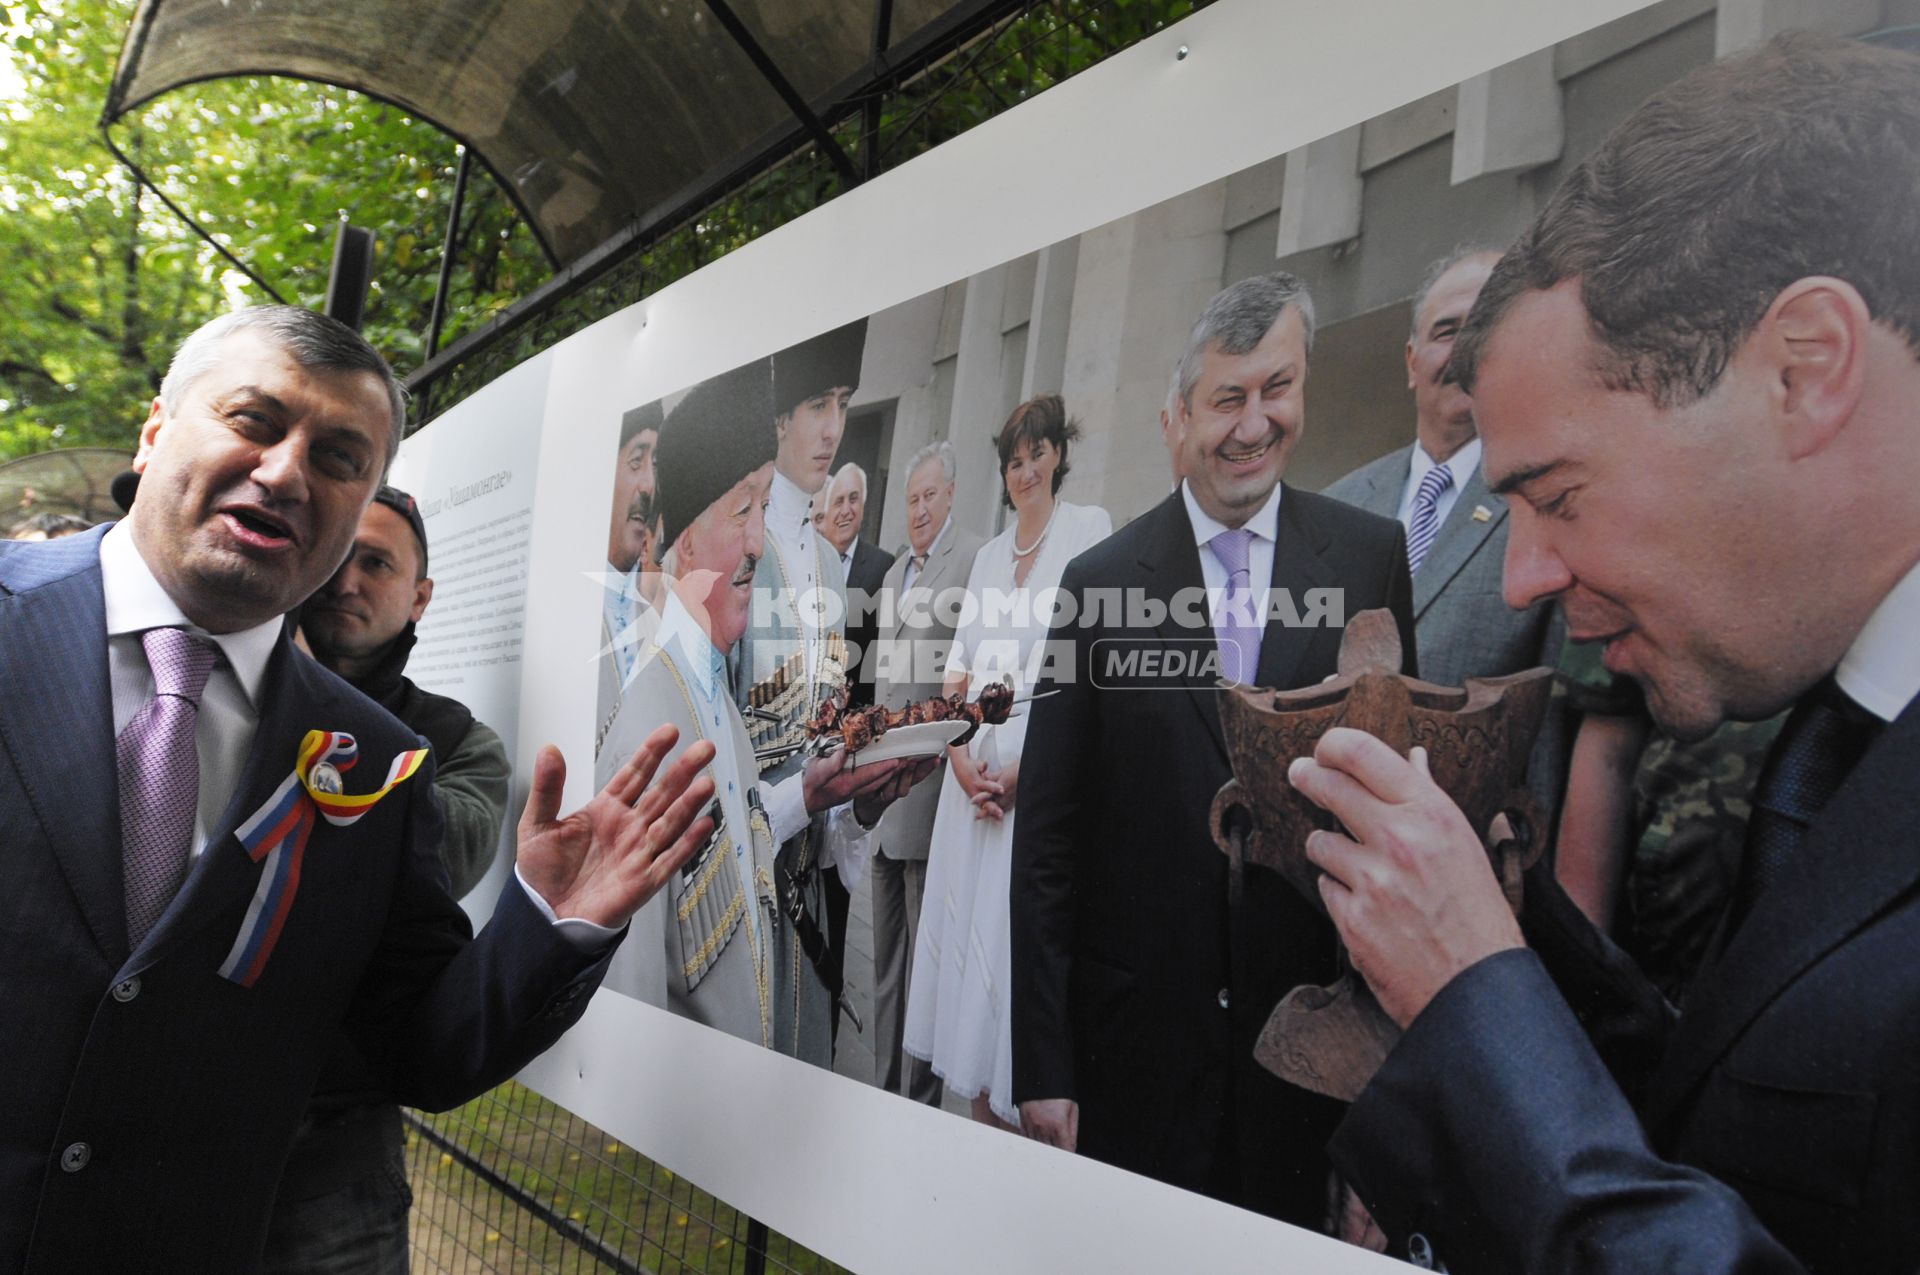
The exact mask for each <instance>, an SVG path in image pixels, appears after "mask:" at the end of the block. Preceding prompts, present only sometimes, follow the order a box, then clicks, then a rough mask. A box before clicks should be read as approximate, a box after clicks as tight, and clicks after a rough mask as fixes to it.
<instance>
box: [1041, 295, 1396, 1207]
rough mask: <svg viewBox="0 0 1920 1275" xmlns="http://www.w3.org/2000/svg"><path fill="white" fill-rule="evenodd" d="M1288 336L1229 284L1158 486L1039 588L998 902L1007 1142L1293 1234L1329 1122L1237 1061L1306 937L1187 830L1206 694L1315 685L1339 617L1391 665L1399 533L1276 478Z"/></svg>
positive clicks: (1277, 895)
mask: <svg viewBox="0 0 1920 1275" xmlns="http://www.w3.org/2000/svg"><path fill="white" fill-rule="evenodd" d="M1312 341H1313V307H1312V301H1311V300H1310V298H1309V297H1308V295H1307V292H1306V290H1305V288H1304V287H1303V286H1302V285H1301V284H1300V281H1299V280H1297V279H1295V278H1294V277H1293V276H1291V275H1287V274H1272V275H1264V276H1260V277H1257V278H1253V279H1248V280H1245V281H1243V282H1241V283H1237V284H1234V285H1233V286H1232V287H1230V288H1227V289H1226V290H1225V291H1223V292H1222V293H1220V295H1218V296H1217V297H1215V298H1214V299H1213V300H1212V301H1211V302H1210V303H1209V304H1208V306H1207V308H1206V310H1205V312H1204V313H1202V315H1201V316H1200V319H1199V321H1198V322H1197V323H1196V324H1195V325H1194V328H1193V331H1192V333H1191V335H1190V337H1189V339H1188V344H1187V353H1186V357H1185V359H1184V360H1183V362H1182V366H1181V372H1180V394H1179V396H1178V397H1177V398H1176V400H1175V402H1174V408H1175V411H1174V417H1173V420H1172V422H1171V423H1172V425H1173V427H1174V432H1175V434H1176V436H1177V448H1178V455H1179V466H1178V468H1179V470H1180V472H1181V473H1182V474H1183V475H1184V480H1183V482H1182V484H1181V487H1180V489H1179V490H1178V491H1176V492H1175V493H1174V494H1173V495H1171V496H1170V497H1168V498H1167V499H1166V500H1165V501H1163V502H1162V503H1161V504H1160V505H1158V506H1156V507H1155V508H1153V509H1151V510H1149V511H1147V512H1146V513H1145V514H1143V515H1141V516H1140V517H1139V518H1137V519H1135V520H1134V521H1133V522H1132V523H1130V524H1129V525H1128V526H1126V527H1125V528H1123V529H1122V530H1120V531H1118V532H1116V533H1115V534H1114V535H1113V536H1111V537H1110V538H1108V539H1107V540H1105V541H1103V542H1102V543H1101V544H1099V545H1097V546H1095V547H1094V548H1093V549H1090V550H1088V551H1087V552H1086V553H1084V554H1082V555H1081V556H1080V557H1078V558H1076V559H1075V560H1074V561H1073V562H1072V563H1071V564H1070V565H1069V566H1068V567H1067V570H1066V573H1065V576H1064V577H1063V579H1062V581H1061V591H1062V593H1063V594H1066V595H1070V597H1071V598H1072V599H1073V600H1077V603H1078V605H1077V608H1076V609H1075V612H1076V613H1075V614H1074V615H1072V616H1071V617H1067V616H1065V615H1064V614H1062V613H1056V614H1057V615H1059V617H1060V618H1058V619H1057V620H1056V623H1055V628H1054V633H1053V642H1054V647H1053V648H1052V649H1051V650H1050V656H1051V657H1052V658H1050V660H1049V664H1050V666H1051V668H1052V669H1053V671H1054V672H1055V673H1056V674H1057V675H1058V676H1057V677H1056V679H1055V682H1054V685H1053V686H1051V687H1048V688H1047V689H1057V690H1058V693H1057V694H1055V695H1052V696H1049V697H1047V698H1042V699H1036V700H1035V701H1034V702H1033V706H1032V708H1031V709H1030V710H1029V711H1031V712H1032V714H1033V721H1032V724H1031V725H1030V726H1029V728H1028V730H1029V733H1028V736H1027V745H1026V751H1025V754H1024V757H1025V761H1024V763H1023V765H1022V773H1021V783H1020V792H1019V798H1018V800H1019V817H1018V821H1017V823H1016V826H1015V832H1014V846H1013V854H1014V864H1013V885H1012V898H1011V903H1012V936H1013V1030H1014V1037H1013V1083H1014V1096H1015V1098H1016V1100H1018V1101H1019V1102H1020V1104H1021V1119H1022V1122H1023V1125H1024V1127H1025V1128H1026V1130H1027V1131H1028V1133H1030V1134H1031V1135H1032V1136H1034V1137H1036V1138H1040V1139H1042V1140H1044V1141H1047V1142H1050V1143H1052V1144H1054V1145H1056V1146H1061V1147H1065V1148H1067V1149H1069V1150H1074V1149H1077V1150H1079V1151H1080V1152H1081V1153H1083V1154H1086V1155H1090V1156H1093V1157H1095V1158H1098V1159H1101V1160H1105V1161H1108V1162H1109V1163H1112V1164H1116V1165H1119V1166H1120V1167H1122V1168H1127V1169H1132V1170H1134V1171H1136V1172H1139V1173H1144V1174H1147V1175H1148V1176H1150V1177H1155V1178H1159V1179H1161V1180H1163V1181H1166V1182H1171V1183H1174V1184H1176V1185H1179V1186H1184V1187H1188V1188H1190V1189H1193V1190H1198V1191H1204V1192H1206V1193H1208V1194H1210V1195H1214V1196H1216V1197H1218V1198H1221V1199H1224V1200H1228V1201H1231V1202H1234V1203H1237V1204H1241V1205H1243V1206H1246V1207H1249V1208H1254V1209H1258V1210H1260V1211H1262V1212H1265V1213H1269V1214H1272V1215H1274V1216H1276V1217H1280V1218H1284V1219H1286V1220H1289V1221H1293V1222H1297V1223H1301V1224H1305V1225H1312V1226H1318V1225H1320V1223H1321V1221H1322V1217H1323V1214H1324V1211H1325V1203H1326V1190H1327V1161H1326V1156H1325V1154H1324V1151H1323V1149H1322V1147H1323V1144H1324V1142H1325V1139H1326V1136H1327V1134H1328V1133H1330V1132H1331V1131H1332V1128H1333V1125H1334V1122H1335V1120H1336V1119H1337V1118H1338V1108H1337V1106H1336V1105H1335V1104H1333V1103H1331V1102H1328V1101H1327V1100H1325V1099H1322V1098H1318V1097H1316V1096H1314V1095H1312V1094H1309V1093H1307V1092H1305V1091H1304V1090H1300V1089H1295V1088H1293V1087H1291V1086H1288V1085H1286V1084H1284V1083H1283V1082H1281V1081H1280V1080H1278V1079H1277V1078H1275V1077H1273V1076H1272V1075H1269V1074H1268V1073H1267V1072H1265V1071H1264V1070H1262V1069H1261V1068H1260V1067H1259V1065H1258V1064H1257V1063H1255V1062H1254V1061H1253V1046H1254V1041H1255V1039H1256V1038H1257V1035H1258V1033H1259V1030H1260V1028H1261V1027H1262V1026H1263V1025H1264V1024H1265V1022H1266V1018H1267V1015H1268V1014H1269V1013H1270V1012H1271V1011H1272V1009H1273V1007H1274V1005H1275V1004H1276V1003H1278V1001H1279V1000H1280V998H1281V997H1282V996H1284V995H1285V994H1286V993H1287V992H1288V991H1289V990H1290V989H1291V988H1293V987H1294V986H1296V985H1298V984H1301V983H1305V982H1317V983H1318V982H1326V981H1329V980H1331V979H1332V978H1333V977H1334V975H1335V972H1336V971H1335V967H1334V962H1335V945H1334V936H1333V931H1332V928H1331V927H1330V926H1329V925H1328V924H1327V922H1326V919H1325V918H1324V917H1322V916H1320V915H1319V914H1318V913H1317V912H1316V911H1315V910H1314V909H1313V908H1312V907H1311V906H1310V905H1309V904H1308V903H1307V901H1306V900H1304V899H1302V898H1300V897H1299V896H1298V895H1297V894H1295V893H1294V892H1293V890H1292V889H1291V888H1290V887H1289V886H1288V885H1287V884H1286V883H1285V882H1284V881H1282V880H1281V879H1280V878H1279V877H1278V876H1277V875H1275V874H1272V873H1268V872H1266V871H1264V870H1254V871H1251V872H1249V873H1247V874H1246V877H1245V880H1244V882H1242V883H1241V885H1240V887H1239V888H1238V889H1235V888H1234V887H1233V886H1232V884H1231V883H1230V881H1229V874H1228V871H1227V859H1226V856H1225V855H1224V854H1222V853H1221V851H1220V850H1219V848H1218V847H1216V846H1215V845H1214V843H1213V839H1212V837H1211V836H1210V835H1209V833H1208V830H1207V816H1208V809H1209V806H1210V804H1211V802H1212V800H1213V796H1214V794H1215V793H1216V792H1217V791H1218V790H1219V788H1220V786H1221V785H1222V784H1224V783H1225V782H1226V781H1227V779H1228V778H1229V777H1230V774H1231V771H1230V769H1229V766H1228V759H1227V750H1226V742H1225V739H1224V737H1223V736H1222V734H1221V727H1220V717H1219V707H1218V698H1219V691H1218V689H1217V687H1218V684H1219V681H1220V679H1221V678H1223V677H1224V678H1226V679H1227V680H1231V681H1236V682H1242V683H1253V684H1256V685H1260V686H1271V687H1276V688H1287V687H1298V686H1305V685H1310V684H1312V683H1315V682H1318V681H1320V680H1322V679H1323V678H1325V677H1327V676H1329V675H1330V674H1332V673H1333V672H1334V670H1335V663H1336V659H1337V656H1338V653H1339V648H1340V638H1341V634H1342V632H1343V631H1344V626H1345V622H1346V617H1347V616H1350V615H1353V614H1356V613H1357V612H1360V611H1364V610H1367V609H1369V608H1374V607H1387V608H1390V609H1391V610H1392V612H1393V614H1394V616H1395V618H1396V619H1397V620H1398V621H1399V626H1400V631H1401V635H1402V642H1403V646H1404V650H1405V653H1406V666H1407V671H1409V672H1411V671H1413V651H1414V632H1413V608H1412V586H1411V584H1410V582H1409V579H1408V574H1407V554H1406V542H1405V536H1404V533H1403V532H1402V530H1401V528H1400V526H1399V524H1398V523H1396V522H1394V521H1393V520H1392V519H1390V518H1382V517H1379V516H1377V515H1374V514H1370V513H1365V512H1363V511H1361V510H1358V509H1354V508H1352V507H1351V506H1348V505H1343V504H1341V503H1340V502H1338V501H1334V500H1329V499H1327V498H1325V497H1322V496H1318V495H1314V494H1313V493H1310V492H1304V491H1296V490H1294V489H1292V488H1290V487H1286V486H1284V485H1282V484H1281V482H1280V475H1281V472H1282V470H1283V469H1284V468H1285V465H1286V459H1287V455H1288V453H1289V452H1291V450H1292V449H1293V446H1294V444H1295V443H1296V442H1297V441H1298V440H1299V437H1300V433H1301V429H1302V424H1303V422H1302V417H1303V414H1304V413H1303V402H1304V400H1303V390H1304V385H1305V381H1306V374H1307V354H1308V351H1309V349H1310V348H1311V345H1312ZM1116 607H1117V610H1116V609H1115V608H1116ZM1230 891H1233V893H1235V894H1237V895H1238V897H1230Z"/></svg>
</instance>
